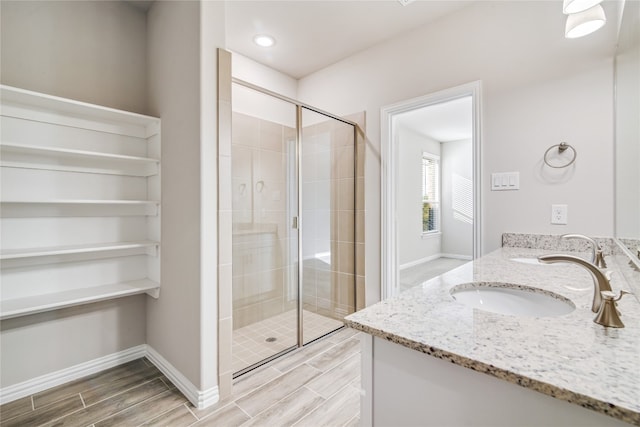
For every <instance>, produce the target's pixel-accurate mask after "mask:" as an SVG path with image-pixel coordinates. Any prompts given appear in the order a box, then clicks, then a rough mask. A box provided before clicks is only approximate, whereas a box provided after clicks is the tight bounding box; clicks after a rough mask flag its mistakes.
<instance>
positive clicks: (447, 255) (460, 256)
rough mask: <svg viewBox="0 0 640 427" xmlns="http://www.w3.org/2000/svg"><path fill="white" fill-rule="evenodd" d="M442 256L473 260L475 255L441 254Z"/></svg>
mask: <svg viewBox="0 0 640 427" xmlns="http://www.w3.org/2000/svg"><path fill="white" fill-rule="evenodd" d="M440 257H442V258H453V259H462V260H465V261H471V260H473V257H472V256H471V255H459V254H440Z"/></svg>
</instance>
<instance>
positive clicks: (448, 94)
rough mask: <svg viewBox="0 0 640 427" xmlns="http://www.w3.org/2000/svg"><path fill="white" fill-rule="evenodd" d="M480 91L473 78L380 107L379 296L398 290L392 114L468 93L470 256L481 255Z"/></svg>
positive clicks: (394, 153) (395, 181) (480, 86)
mask: <svg viewBox="0 0 640 427" xmlns="http://www.w3.org/2000/svg"><path fill="white" fill-rule="evenodd" d="M481 94H482V82H481V81H479V80H478V81H475V82H471V83H467V84H463V85H460V86H456V87H452V88H449V89H445V90H442V91H439V92H435V93H431V94H428V95H424V96H420V97H418V98H413V99H409V100H406V101H401V102H399V103H396V104H392V105H388V106H386V107H382V109H381V118H380V125H381V132H380V137H381V141H380V143H381V145H380V148H381V153H380V155H381V164H382V182H381V191H382V197H381V200H382V220H381V225H382V230H381V237H382V257H381V259H382V262H381V263H380V264H381V270H382V271H381V277H382V281H381V295H382V299H386V298H388V297H390V296H393V295H396V294H397V293H398V290H399V280H398V247H397V224H396V194H397V188H396V187H397V181H398V179H397V171H396V157H397V150H396V148H397V147H396V141H394V139H393V138H395V135H396V129H395V125H394V117H395V116H396V115H398V114H402V113H406V112H407V111H412V110H415V109H418V108H423V107H427V106H429V105H434V104H440V103H442V102H446V101H451V100H454V99H458V98H462V97H465V96H471V99H472V101H471V104H472V113H471V114H472V122H473V131H472V147H473V174H472V176H473V258H474V259H475V258H477V257H479V256H480V254H481V228H482V227H481V224H482V221H481V212H482V209H481V200H480V191H481V189H482V185H481V178H482V176H481V171H480V168H481V164H482V161H481V160H482V158H481V146H482V145H481V137H482V132H481V121H482V120H481V119H482V116H481V105H482V102H481V101H482V100H481Z"/></svg>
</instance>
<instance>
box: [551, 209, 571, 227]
mask: <svg viewBox="0 0 640 427" xmlns="http://www.w3.org/2000/svg"><path fill="white" fill-rule="evenodd" d="M567 210H568V209H567V205H551V224H559V225H566V224H567V216H568V213H567Z"/></svg>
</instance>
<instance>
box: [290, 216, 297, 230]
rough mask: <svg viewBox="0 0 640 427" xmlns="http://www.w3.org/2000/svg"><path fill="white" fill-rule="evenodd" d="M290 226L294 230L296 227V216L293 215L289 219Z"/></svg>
mask: <svg viewBox="0 0 640 427" xmlns="http://www.w3.org/2000/svg"><path fill="white" fill-rule="evenodd" d="M291 228H293V229H294V230H297V229H298V217H297V216H294V217H293V218H292V220H291Z"/></svg>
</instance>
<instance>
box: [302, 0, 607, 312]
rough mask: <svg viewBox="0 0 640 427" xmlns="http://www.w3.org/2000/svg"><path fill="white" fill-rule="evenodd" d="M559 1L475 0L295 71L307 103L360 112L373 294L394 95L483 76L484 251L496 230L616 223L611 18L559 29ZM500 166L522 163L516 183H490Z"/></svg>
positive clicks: (598, 231)
mask: <svg viewBox="0 0 640 427" xmlns="http://www.w3.org/2000/svg"><path fill="white" fill-rule="evenodd" d="M409 7H410V6H409ZM559 7H560V6H559V5H558V3H557V2H526V1H525V2H488V1H486V2H474V3H473V4H472V5H470V6H468V7H466V8H464V9H462V10H460V11H458V12H456V13H454V14H452V15H449V16H448V17H445V18H444V19H442V20H440V21H437V22H435V23H432V24H430V25H428V26H426V27H423V28H421V29H418V30H416V31H413V32H410V33H408V34H406V35H403V36H401V37H398V38H396V39H392V40H389V41H387V42H385V43H383V44H381V45H378V46H376V47H373V48H371V49H369V50H366V51H364V52H361V53H359V54H357V55H354V56H352V57H350V58H347V59H345V60H343V61H341V62H338V63H336V64H334V65H332V66H329V67H327V68H325V69H323V70H320V71H318V72H317V73H314V74H312V75H310V76H308V77H306V78H304V79H302V80H301V81H300V82H299V85H298V94H299V97H300V99H301V100H303V101H304V102H307V103H309V104H312V105H315V106H318V107H319V108H323V109H325V110H328V111H332V112H335V113H337V114H347V113H348V112H350V111H360V110H366V112H367V117H368V120H367V136H368V138H369V143H368V145H367V155H366V171H365V173H366V177H365V178H366V181H365V182H366V204H367V218H366V232H365V233H366V246H367V247H366V253H367V257H368V259H367V264H366V268H367V272H366V276H367V295H368V298H367V302H368V303H370V302H371V299H370V297H371V296H372V295H375V294H376V293H378V292H379V289H380V263H379V262H378V259H376V254H379V253H380V216H379V212H380V183H379V182H380V175H381V163H380V151H379V149H380V108H381V107H383V106H386V105H390V104H393V103H396V102H398V101H401V100H405V99H410V98H414V97H418V96H422V95H425V94H428V93H432V92H436V91H438V90H442V89H445V88H449V87H453V86H457V85H460V84H463V83H467V82H471V81H475V80H482V85H483V94H482V101H483V112H482V113H483V119H482V121H483V130H482V137H483V139H482V144H483V146H482V150H483V154H482V177H483V182H482V188H483V192H482V198H483V202H482V203H483V205H482V212H483V224H482V233H483V245H482V247H483V249H482V250H483V252H488V251H490V250H493V249H495V248H497V247H499V246H500V243H501V233H503V232H531V233H541V232H546V233H565V232H581V233H585V234H591V235H596V236H601V235H611V234H612V232H613V207H612V204H613V200H612V190H613V172H612V159H613V157H612V150H613V142H612V104H613V100H612V89H613V87H612V76H613V72H612V54H613V43H609V42H608V41H609V40H615V34H613V35H612V32H613V33H615V27H614V26H613V25H612V26H605V27H604V28H603V29H602V30H600V31H599V32H597V33H594V34H592V35H590V36H589V37H584V38H582V39H574V40H569V39H565V38H564V34H563V28H564V19H565V18H564V16H563V15H562V14H561V13H558V10H559ZM603 40H604V41H603ZM560 141H567V142H569V143H571V144H574V145H575V146H576V148H577V149H578V151H579V158H578V161H577V164H576V167H575V171H574V172H573V173H572V175H571V176H570V177H568V178H567V179H566V180H565V182H563V183H559V182H558V180H557V179H555V181H554V180H545V179H543V177H542V175H541V172H540V163H541V162H542V156H543V154H544V152H545V150H546V149H547V148H548V147H549V146H551V145H553V144H557V143H559V142H560ZM507 171H520V174H521V183H520V184H521V190H520V191H518V192H501V193H497V192H494V193H491V192H490V191H488V189H489V176H490V173H491V172H507ZM545 175H546V171H545ZM594 197H595V198H594ZM552 203H567V204H568V205H569V225H567V226H551V225H550V224H549V219H550V205H551V204H552Z"/></svg>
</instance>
